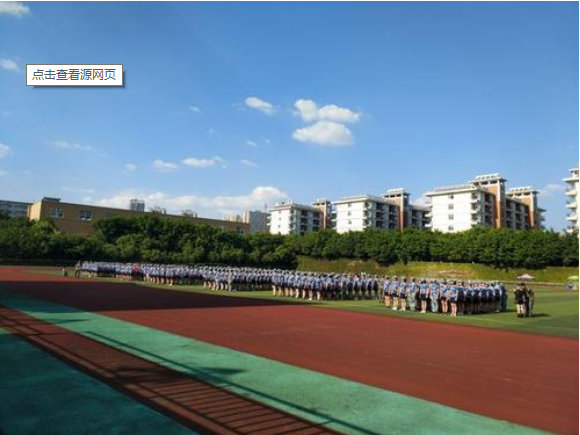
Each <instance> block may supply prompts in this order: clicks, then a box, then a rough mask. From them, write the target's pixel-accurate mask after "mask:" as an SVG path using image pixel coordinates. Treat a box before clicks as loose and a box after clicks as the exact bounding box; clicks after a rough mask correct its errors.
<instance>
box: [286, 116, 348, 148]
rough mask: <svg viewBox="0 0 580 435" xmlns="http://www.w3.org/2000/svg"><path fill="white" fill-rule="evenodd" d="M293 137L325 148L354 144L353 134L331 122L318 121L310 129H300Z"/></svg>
mask: <svg viewBox="0 0 580 435" xmlns="http://www.w3.org/2000/svg"><path fill="white" fill-rule="evenodd" d="M292 137H293V138H294V139H296V140H297V141H299V142H310V143H315V144H317V145H323V146H332V147H338V146H347V145H352V144H353V143H354V139H353V135H352V132H351V131H350V130H349V129H348V128H346V127H345V126H344V125H342V124H339V123H337V122H331V121H318V122H317V123H315V124H313V125H310V126H308V127H304V128H299V129H298V130H296V131H295V132H294V133H293V134H292Z"/></svg>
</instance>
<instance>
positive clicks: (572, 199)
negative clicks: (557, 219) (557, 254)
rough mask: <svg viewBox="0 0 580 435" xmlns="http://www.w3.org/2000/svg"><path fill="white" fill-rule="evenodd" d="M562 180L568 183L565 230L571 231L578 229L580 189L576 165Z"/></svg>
mask: <svg viewBox="0 0 580 435" xmlns="http://www.w3.org/2000/svg"><path fill="white" fill-rule="evenodd" d="M564 181H565V182H566V183H568V190H566V196H568V202H567V203H566V208H567V209H568V210H569V211H568V215H567V216H566V220H567V221H568V227H567V228H566V231H568V232H569V233H573V232H574V231H578V203H580V196H579V193H580V190H579V189H578V166H576V167H575V168H572V169H570V177H568V178H564Z"/></svg>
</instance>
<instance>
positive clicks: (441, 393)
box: [0, 267, 578, 434]
mask: <svg viewBox="0 0 580 435" xmlns="http://www.w3.org/2000/svg"><path fill="white" fill-rule="evenodd" d="M536 290H537V294H538V308H537V313H538V314H539V315H538V316H537V317H536V318H532V319H516V318H515V315H514V314H513V313H505V314H497V315H487V316H479V317H478V318H455V319H448V318H445V317H443V316H434V315H426V316H424V317H423V318H421V317H418V316H417V315H415V314H412V315H409V314H407V315H405V314H398V313H392V312H389V311H387V310H384V309H381V307H380V306H379V304H378V303H377V302H376V301H343V302H327V303H322V304H319V305H308V304H304V303H288V301H286V300H280V299H274V298H271V297H268V295H267V294H265V292H260V293H253V294H246V293H239V294H236V295H235V296H234V297H232V296H230V295H227V296H226V295H222V294H214V293H212V294H209V292H206V291H203V290H200V289H199V288H197V287H191V288H184V287H180V286H177V287H175V288H171V289H169V288H167V287H164V288H157V287H152V286H144V285H136V284H132V283H119V282H111V281H106V280H88V279H81V280H78V279H73V278H62V277H59V276H57V275H56V274H55V273H54V272H52V273H46V272H45V271H36V273H31V270H29V269H27V268H22V267H4V268H0V328H1V329H2V333H1V334H0V355H1V356H2V371H1V372H0V373H1V374H0V427H1V428H2V431H3V432H5V433H7V434H27V433H30V434H32V433H63V434H64V433H80V432H83V430H82V428H83V427H84V428H87V427H90V428H91V429H90V430H91V431H93V432H95V433H109V432H116V433H186V432H190V433H191V432H192V431H193V432H197V433H224V434H242V433H251V434H319V433H320V434H322V433H337V432H338V433H349V434H351V433H352V434H391V433H406V434H408V433H421V434H422V433H424V434H433V433H435V434H437V433H440V434H447V433H456V434H464V433H465V434H467V433H469V434H472V433H483V434H498V433H499V434H501V433H510V434H512V433H513V434H519V433H522V434H524V433H539V432H542V431H547V432H554V433H566V434H568V433H570V434H572V433H578V341H577V336H578V295H577V293H566V292H565V291H560V290H553V289H552V290H550V289H536ZM550 292H552V293H550ZM338 304H342V306H340V307H339V306H338ZM346 305H349V306H346ZM377 314H384V315H377ZM411 316H412V317H411ZM488 317H489V319H490V320H486V319H487V318H488ZM492 318H493V319H496V320H495V322H497V324H496V323H493V322H491V319H492ZM418 319H419V320H418ZM478 322H484V323H482V324H478ZM463 323H469V324H471V325H473V326H475V327H468V326H465V325H463ZM479 326H485V327H479ZM510 329H511V330H510ZM85 433H86V431H85Z"/></svg>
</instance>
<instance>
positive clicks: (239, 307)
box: [0, 268, 578, 434]
mask: <svg viewBox="0 0 580 435" xmlns="http://www.w3.org/2000/svg"><path fill="white" fill-rule="evenodd" d="M0 288H6V289H11V290H14V291H17V292H18V293H24V294H27V295H30V296H34V297H37V298H41V299H46V300H50V301H54V302H57V303H60V304H64V305H70V306H74V307H76V308H80V309H83V310H86V311H94V312H98V313H100V314H104V315H107V316H111V317H114V318H117V319H121V320H126V321H129V322H133V323H137V324H140V325H145V326H148V327H152V328H156V329H160V330H163V331H167V332H171V333H175V334H180V335H183V336H186V337H191V338H195V339H198V340H202V341H206V342H208V343H213V344H217V345H220V346H225V347H229V348H231V349H236V350H239V351H242V352H247V353H251V354H254V355H259V356H263V357H266V358H270V359H274V360H277V361H282V362H284V363H288V364H293V365H296V366H300V367H304V368H307V369H310V370H315V371H318V372H322V373H327V374H330V375H334V376H337V377H341V378H345V379H350V380H352V381H355V382H360V383H364V384H368V385H372V386H376V387H379V388H383V389H386V390H390V391H397V392H400V393H404V394H408V395H411V396H415V397H419V398H422V399H425V400H429V401H433V402H437V403H441V404H444V405H447V406H450V407H453V408H458V409H463V410H466V411H470V412H474V413H477V414H482V415H486V416H489V417H492V418H496V419H502V420H507V421H511V422H514V423H518V424H522V425H526V426H531V427H536V428H539V429H544V430H549V431H552V432H558V433H570V434H572V433H578V341H577V340H572V339H567V338H559V337H547V336H540V335H531V334H520V333H515V332H507V331H497V330H491V329H485V328H474V327H464V326H455V325H449V324H441V323H433V322H423V321H414V320H406V319H400V318H393V317H382V316H374V315H367V314H359V313H351V312H347V311H339V310H333V309H322V308H315V307H307V306H304V305H289V304H286V303H278V302H276V301H260V300H255V299H243V298H232V297H229V298H228V297H223V296H213V295H204V294H195V293H185V292H179V291H175V292H173V291H167V290H158V289H154V288H148V287H143V286H136V285H127V284H116V283H105V282H95V281H86V280H71V279H63V278H60V277H54V276H42V275H33V274H25V273H22V272H19V271H18V269H7V268H6V269H0Z"/></svg>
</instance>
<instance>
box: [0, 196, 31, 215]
mask: <svg viewBox="0 0 580 435" xmlns="http://www.w3.org/2000/svg"><path fill="white" fill-rule="evenodd" d="M29 206H30V203H29V202H20V201H7V200H4V199H0V214H5V215H6V216H9V217H11V218H18V217H26V216H27V215H28V207H29Z"/></svg>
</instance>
